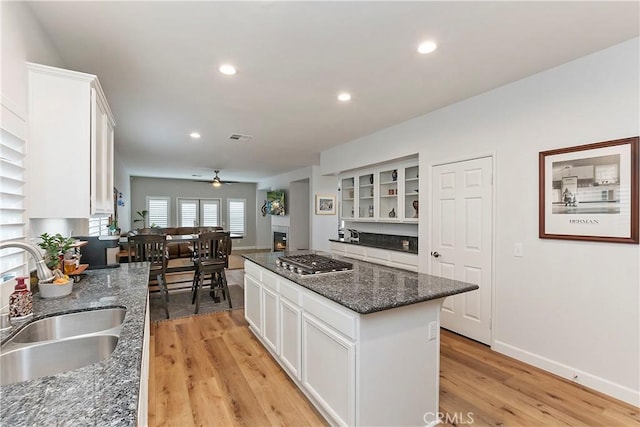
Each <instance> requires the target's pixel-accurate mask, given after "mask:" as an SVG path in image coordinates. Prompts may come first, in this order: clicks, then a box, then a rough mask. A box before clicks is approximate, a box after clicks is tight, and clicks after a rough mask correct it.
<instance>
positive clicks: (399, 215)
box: [339, 159, 420, 223]
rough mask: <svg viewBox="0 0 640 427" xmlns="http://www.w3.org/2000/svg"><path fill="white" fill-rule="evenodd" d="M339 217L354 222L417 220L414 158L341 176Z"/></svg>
mask: <svg viewBox="0 0 640 427" xmlns="http://www.w3.org/2000/svg"><path fill="white" fill-rule="evenodd" d="M339 182H340V188H341V191H342V196H341V208H340V216H341V217H340V219H342V220H347V221H355V222H359V221H360V222H391V223H394V222H397V223H417V222H418V210H417V208H418V191H419V184H420V178H419V174H418V161H417V159H414V160H410V161H405V162H398V163H390V164H387V165H383V166H381V167H377V168H371V169H362V170H358V171H355V172H353V173H352V174H349V175H344V176H342V177H340V181H339Z"/></svg>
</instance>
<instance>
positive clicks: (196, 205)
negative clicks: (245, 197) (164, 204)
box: [178, 198, 220, 227]
mask: <svg viewBox="0 0 640 427" xmlns="http://www.w3.org/2000/svg"><path fill="white" fill-rule="evenodd" d="M178 224H180V227H197V226H202V227H217V226H219V224H220V200H219V199H182V198H178Z"/></svg>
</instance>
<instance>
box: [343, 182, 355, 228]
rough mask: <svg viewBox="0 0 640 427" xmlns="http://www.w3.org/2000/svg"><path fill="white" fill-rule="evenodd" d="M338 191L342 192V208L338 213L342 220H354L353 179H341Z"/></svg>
mask: <svg viewBox="0 0 640 427" xmlns="http://www.w3.org/2000/svg"><path fill="white" fill-rule="evenodd" d="M340 189H341V192H342V193H341V194H342V204H341V205H342V207H341V212H340V214H341V216H342V218H343V219H345V218H355V201H356V198H355V197H356V196H355V195H356V193H355V191H356V187H355V178H354V177H348V178H342V180H341V182H340Z"/></svg>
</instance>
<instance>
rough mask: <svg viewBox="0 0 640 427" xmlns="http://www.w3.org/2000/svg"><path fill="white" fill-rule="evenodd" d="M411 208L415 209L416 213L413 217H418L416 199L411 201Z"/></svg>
mask: <svg viewBox="0 0 640 427" xmlns="http://www.w3.org/2000/svg"><path fill="white" fill-rule="evenodd" d="M413 209H415V210H416V214H415V215H414V216H413V217H414V218H418V201H417V200H414V201H413Z"/></svg>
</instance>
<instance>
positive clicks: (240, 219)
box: [228, 199, 246, 236]
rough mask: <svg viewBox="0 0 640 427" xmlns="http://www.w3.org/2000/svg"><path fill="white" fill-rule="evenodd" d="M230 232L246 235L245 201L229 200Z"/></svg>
mask: <svg viewBox="0 0 640 427" xmlns="http://www.w3.org/2000/svg"><path fill="white" fill-rule="evenodd" d="M228 203H229V231H230V232H231V233H234V234H241V235H243V236H244V234H245V205H246V200H245V199H228Z"/></svg>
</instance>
